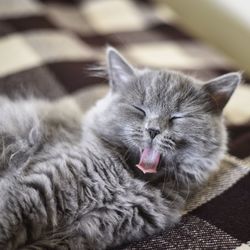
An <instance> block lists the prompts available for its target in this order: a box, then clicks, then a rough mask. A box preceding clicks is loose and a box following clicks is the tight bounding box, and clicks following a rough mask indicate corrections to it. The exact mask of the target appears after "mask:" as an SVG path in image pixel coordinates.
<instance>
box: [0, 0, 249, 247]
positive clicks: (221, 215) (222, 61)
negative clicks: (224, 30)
mask: <svg viewBox="0 0 250 250" xmlns="http://www.w3.org/2000/svg"><path fill="white" fill-rule="evenodd" d="M162 2H163V1H157V0H155V1H153V0H151V1H150V0H137V1H132V0H102V1H98V0H89V1H73V0H71V1H70V0H40V1H39V0H0V93H1V94H6V95H8V96H10V97H11V98H15V97H17V96H18V97H19V96H24V97H25V96H29V95H33V96H39V97H44V98H48V99H59V98H62V99H66V100H69V101H70V102H74V103H76V104H77V105H80V106H81V108H82V110H83V112H84V111H85V110H86V109H88V108H89V107H90V106H91V105H93V103H94V102H95V101H96V100H97V99H98V98H100V97H101V96H103V95H104V93H105V92H106V91H107V85H106V84H105V82H107V81H106V79H103V78H101V77H99V76H97V75H95V76H93V75H91V72H90V71H89V70H88V69H89V68H91V67H92V66H96V65H97V64H98V63H100V62H103V60H104V56H105V53H104V51H105V47H106V45H107V44H110V45H113V46H115V47H116V48H118V49H119V50H120V51H121V52H122V53H123V54H124V55H125V56H126V57H127V58H128V59H129V60H130V61H131V62H132V63H135V64H137V65H139V66H148V67H155V68H168V69H175V70H181V71H184V72H187V73H189V74H192V75H195V76H197V77H200V78H201V79H204V80H205V79H209V78H211V77H214V76H217V75H219V74H223V73H226V72H229V71H235V70H240V69H238V68H237V67H236V66H235V64H234V62H232V61H231V60H230V59H229V58H226V57H225V56H223V55H222V54H220V53H219V52H218V51H215V49H213V48H211V47H209V46H208V45H207V44H204V43H202V42H201V41H199V40H197V39H195V38H193V37H192V36H190V35H189V34H187V33H185V32H184V31H182V30H181V28H180V27H179V25H178V23H179V22H178V17H177V16H176V15H175V13H173V12H172V11H171V10H170V9H169V8H168V6H167V5H166V4H162ZM245 79H246V82H248V80H247V76H245ZM249 82H250V81H249ZM249 107H250V87H249V85H248V84H246V83H245V84H242V85H241V86H240V87H239V89H238V90H237V92H236V93H235V94H234V97H233V98H232V100H231V101H230V103H229V105H228V106H227V108H226V110H225V118H226V122H227V125H228V129H229V135H230V140H229V153H230V154H231V155H234V156H237V157H238V158H241V159H244V160H239V159H236V158H235V157H232V156H226V158H225V159H224V161H223V162H222V164H221V167H220V170H219V171H218V172H217V173H216V174H215V175H214V176H212V177H211V178H210V180H209V181H208V183H207V184H206V186H205V187H203V188H202V189H201V190H200V191H199V192H198V193H196V194H195V195H194V196H193V197H190V198H189V200H188V202H187V207H186V211H185V213H184V215H183V219H182V220H181V222H180V223H179V224H178V225H177V226H175V227H174V228H173V229H171V230H169V231H166V232H163V233H162V234H159V235H155V236H153V237H150V238H148V239H144V240H142V241H139V242H135V243H132V244H130V245H127V246H122V247H121V249H127V250H129V249H130V250H132V249H133V250H135V249H148V250H150V249H151V250H153V249H180V250H181V249H185V250H186V249H227V250H228V249H236V248H237V249H242V250H243V249H250V242H249V241H250V173H249V172H250V163H248V160H247V158H248V157H249V156H250V146H249V145H250V123H249V121H250V109H249Z"/></svg>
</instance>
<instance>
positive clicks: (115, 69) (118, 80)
mask: <svg viewBox="0 0 250 250" xmlns="http://www.w3.org/2000/svg"><path fill="white" fill-rule="evenodd" d="M107 64H108V74H109V82H110V86H111V88H112V89H113V90H116V89H117V88H118V89H119V85H124V84H126V83H127V82H129V81H130V80H131V78H132V77H133V76H135V70H134V68H133V67H132V66H131V65H130V64H129V63H128V62H127V61H126V59H125V58H124V57H123V56H122V55H121V54H120V53H119V52H118V51H117V50H116V49H114V48H112V47H108V49H107Z"/></svg>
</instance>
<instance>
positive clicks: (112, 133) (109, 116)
mask: <svg viewBox="0 0 250 250" xmlns="http://www.w3.org/2000/svg"><path fill="white" fill-rule="evenodd" d="M107 63H108V73H109V80H110V92H109V93H108V95H107V96H106V97H105V98H104V99H102V100H101V101H99V102H98V104H97V106H96V108H95V109H94V110H93V116H92V118H93V123H92V126H93V128H94V130H95V132H96V133H97V134H98V136H100V137H102V138H104V139H105V140H106V141H108V142H109V143H110V144H113V145H114V146H117V147H118V148H124V152H126V151H127V153H128V154H130V155H131V154H132V155H134V157H135V158H136V159H137V160H138V164H137V167H138V168H139V169H140V170H142V171H143V172H144V173H153V172H156V171H160V170H161V169H162V168H170V165H171V164H172V163H173V162H175V164H174V165H175V167H176V166H177V165H178V167H179V168H183V169H181V170H180V171H186V172H188V173H190V174H192V172H193V171H197V168H199V164H200V165H204V166H201V168H204V167H205V165H207V167H208V168H209V167H210V166H209V164H210V165H211V168H213V167H214V165H216V164H218V161H219V160H220V159H221V157H222V155H223V153H224V152H225V149H226V133H225V128H224V125H223V121H222V117H221V114H222V111H223V108H224V107H225V105H226V103H227V102H228V100H229V99H230V97H231V95H232V93H233V92H234V90H235V88H236V86H237V85H238V83H239V82H240V79H241V76H240V74H239V73H230V74H226V75H224V76H221V77H219V78H216V79H213V80H211V81H209V82H207V83H204V84H202V82H201V81H199V80H196V79H194V78H191V77H188V76H186V75H184V74H182V73H179V72H173V71H161V70H150V69H144V70H139V69H136V68H134V67H133V66H131V65H130V64H129V63H128V62H127V61H126V60H125V59H124V58H123V57H122V56H121V55H120V54H119V53H118V52H117V51H116V50H115V49H113V48H109V49H108V51H107ZM170 163H171V164H170ZM183 164H185V166H184V165H183ZM182 165H183V167H182ZM196 165H197V166H198V167H197V166H196ZM212 165H213V166H212ZM131 167H135V166H131ZM195 168H196V170H195Z"/></svg>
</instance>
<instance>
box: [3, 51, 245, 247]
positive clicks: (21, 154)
mask: <svg viewBox="0 0 250 250" xmlns="http://www.w3.org/2000/svg"><path fill="white" fill-rule="evenodd" d="M107 63H108V73H109V79H110V91H109V93H108V94H107V95H106V96H105V97H104V98H103V99H101V100H100V101H98V103H97V104H96V106H94V107H93V108H92V109H91V110H90V111H89V112H88V114H87V115H86V117H85V119H84V121H82V118H81V117H82V114H81V112H80V110H79V109H78V108H77V107H71V106H61V104H60V102H55V103H53V102H52V103H49V102H46V101H37V100H26V101H25V100H17V101H11V100H9V99H8V98H4V97H3V98H1V100H0V135H1V138H0V139H1V146H0V149H1V152H2V154H1V156H0V164H1V165H0V211H1V212H0V249H4V250H8V249H79V250H80V249H81V250H85V249H98V250H101V249H106V248H107V247H115V246H117V245H120V244H122V243H125V242H129V241H132V240H136V239H140V238H143V237H145V236H147V235H152V234H154V233H157V232H159V231H161V230H164V229H167V228H169V227H171V226H173V225H174V224H175V223H176V222H177V221H178V220H179V218H180V215H181V210H182V207H183V205H184V201H185V198H186V196H187V195H188V193H189V192H190V190H194V189H195V188H199V187H200V186H201V185H202V183H204V182H205V181H206V179H207V178H208V176H209V175H210V174H211V172H213V171H215V170H216V169H217V168H218V165H219V162H220V160H221V159H222V157H223V154H224V152H225V150H226V141H227V140H226V130H225V126H224V124H223V118H222V110H223V108H224V106H225V105H226V103H227V101H228V100H229V98H230V97H231V95H232V93H233V92H234V90H235V88H236V86H237V84H238V83H239V82H240V79H241V76H240V74H239V73H230V74H226V75H224V76H222V77H219V78H216V79H213V80H211V81H209V82H207V83H205V84H201V82H200V81H198V80H196V79H193V78H191V77H188V76H186V75H183V74H181V73H178V72H172V71H158V70H150V69H144V70H139V69H135V68H134V67H132V66H131V65H130V64H129V63H128V62H127V61H126V60H125V59H124V58H123V57H122V56H121V55H120V54H119V53H118V52H117V51H116V50H114V49H112V48H109V49H108V51H107Z"/></svg>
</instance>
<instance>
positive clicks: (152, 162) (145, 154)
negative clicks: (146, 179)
mask: <svg viewBox="0 0 250 250" xmlns="http://www.w3.org/2000/svg"><path fill="white" fill-rule="evenodd" d="M160 158H161V155H160V153H159V152H157V151H156V150H154V149H153V148H144V149H143V150H142V151H141V157H140V162H139V163H138V164H137V165H136V167H138V168H139V169H140V170H141V171H142V172H143V173H144V174H146V173H156V172H157V167H158V165H159V162H160Z"/></svg>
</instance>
